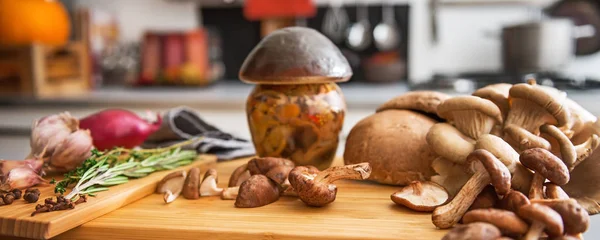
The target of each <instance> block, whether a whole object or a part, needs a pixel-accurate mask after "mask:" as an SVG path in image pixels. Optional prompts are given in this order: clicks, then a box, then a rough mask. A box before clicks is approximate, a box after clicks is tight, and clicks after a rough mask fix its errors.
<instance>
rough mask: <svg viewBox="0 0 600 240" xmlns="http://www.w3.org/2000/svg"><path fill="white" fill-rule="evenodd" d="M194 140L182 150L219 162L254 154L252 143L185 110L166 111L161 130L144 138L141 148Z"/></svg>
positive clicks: (179, 108)
mask: <svg viewBox="0 0 600 240" xmlns="http://www.w3.org/2000/svg"><path fill="white" fill-rule="evenodd" d="M195 137H202V138H201V140H200V141H197V142H195V143H193V144H190V145H189V146H188V147H186V148H187V149H195V150H196V151H197V152H198V153H208V154H214V155H216V156H217V158H218V160H219V161H224V160H230V159H235V158H240V157H247V156H252V155H254V154H255V151H254V145H253V144H252V142H250V141H248V140H245V139H241V138H237V137H234V136H232V135H231V134H229V133H225V132H223V131H221V130H219V129H218V128H216V127H214V126H212V125H210V124H208V123H206V122H205V121H204V120H202V118H200V116H199V115H198V114H196V112H194V111H193V110H191V109H189V108H187V107H177V108H173V109H171V110H169V111H167V112H166V113H165V114H164V116H163V122H162V125H161V127H160V128H159V129H158V131H156V132H154V133H153V134H151V135H150V136H149V137H148V138H147V139H146V141H145V142H144V144H142V147H143V148H156V147H164V146H169V145H172V144H175V143H178V142H182V141H186V140H189V139H192V138H195Z"/></svg>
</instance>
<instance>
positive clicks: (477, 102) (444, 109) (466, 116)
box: [437, 96, 502, 139]
mask: <svg viewBox="0 0 600 240" xmlns="http://www.w3.org/2000/svg"><path fill="white" fill-rule="evenodd" d="M437 111H438V114H439V115H440V117H442V118H444V119H447V120H448V121H450V122H451V123H452V124H453V125H454V126H456V128H457V129H458V130H459V131H461V132H462V133H464V134H465V135H467V136H469V137H470V138H472V139H478V138H479V136H481V135H483V134H488V133H490V132H491V131H492V128H493V127H494V126H496V125H498V124H501V123H502V113H501V112H500V109H498V106H496V105H495V104H494V103H493V102H491V101H490V100H487V99H484V98H480V97H475V96H459V97H453V98H450V99H447V100H446V101H444V102H442V103H441V104H440V105H439V106H438V109H437Z"/></svg>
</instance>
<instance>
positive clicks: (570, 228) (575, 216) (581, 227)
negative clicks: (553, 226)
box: [532, 199, 590, 235]
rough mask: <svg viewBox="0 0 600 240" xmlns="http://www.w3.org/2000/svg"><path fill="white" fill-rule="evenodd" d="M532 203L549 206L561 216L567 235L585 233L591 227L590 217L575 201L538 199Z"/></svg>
mask: <svg viewBox="0 0 600 240" xmlns="http://www.w3.org/2000/svg"><path fill="white" fill-rule="evenodd" d="M532 203H537V204H542V205H545V206H548V207H550V208H552V209H553V210H554V211H556V212H557V213H558V214H560V216H561V217H562V220H563V223H564V232H565V234H570V235H577V234H580V233H584V232H585V231H587V229H588V227H589V226H590V215H589V214H588V213H587V212H586V211H585V209H583V207H582V206H581V205H580V204H579V203H577V201H576V200H575V199H536V200H532Z"/></svg>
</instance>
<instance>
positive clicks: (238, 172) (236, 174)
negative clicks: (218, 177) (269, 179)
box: [227, 163, 250, 187]
mask: <svg viewBox="0 0 600 240" xmlns="http://www.w3.org/2000/svg"><path fill="white" fill-rule="evenodd" d="M249 177H250V171H248V164H247V163H244V164H242V165H240V166H239V167H237V168H236V169H235V170H234V171H233V173H231V176H229V183H228V186H227V187H235V186H239V185H240V184H242V182H243V181H246V179H248V178H249Z"/></svg>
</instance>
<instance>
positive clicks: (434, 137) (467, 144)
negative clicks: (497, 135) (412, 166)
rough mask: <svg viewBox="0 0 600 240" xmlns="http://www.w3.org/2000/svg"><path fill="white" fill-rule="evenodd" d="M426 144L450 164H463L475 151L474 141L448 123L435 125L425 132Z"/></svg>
mask: <svg viewBox="0 0 600 240" xmlns="http://www.w3.org/2000/svg"><path fill="white" fill-rule="evenodd" d="M426 140H427V144H428V145H429V147H430V148H431V149H432V150H433V151H434V152H435V153H437V154H438V155H440V156H441V157H443V158H444V159H447V160H450V161H452V162H455V163H458V164H463V163H465V160H466V159H467V156H468V155H469V154H470V153H471V152H472V151H473V150H475V146H474V144H475V140H473V139H472V138H470V137H468V136H466V135H464V134H462V133H461V132H460V131H459V130H458V129H456V128H455V127H454V126H452V125H450V124H448V123H437V124H435V125H433V126H432V127H431V128H430V129H429V132H427V137H426Z"/></svg>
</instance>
